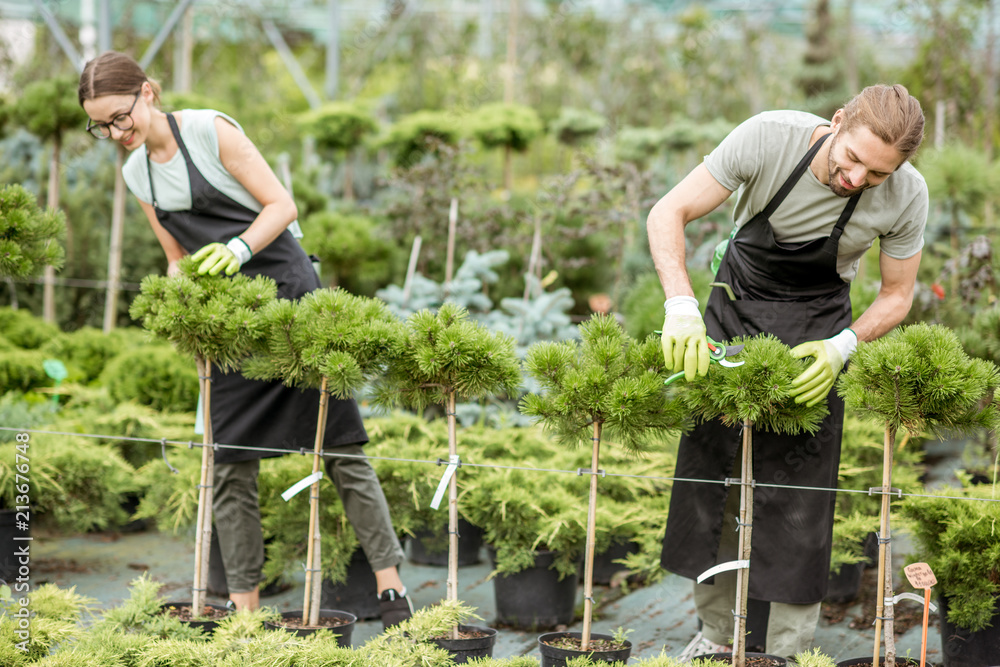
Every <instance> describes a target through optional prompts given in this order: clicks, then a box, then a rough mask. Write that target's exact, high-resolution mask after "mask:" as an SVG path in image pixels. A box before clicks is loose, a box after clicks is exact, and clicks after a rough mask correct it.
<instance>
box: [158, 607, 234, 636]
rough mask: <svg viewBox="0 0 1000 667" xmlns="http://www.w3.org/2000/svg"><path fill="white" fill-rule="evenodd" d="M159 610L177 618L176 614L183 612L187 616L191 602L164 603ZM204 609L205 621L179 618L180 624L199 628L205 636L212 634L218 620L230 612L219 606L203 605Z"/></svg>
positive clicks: (226, 608)
mask: <svg viewBox="0 0 1000 667" xmlns="http://www.w3.org/2000/svg"><path fill="white" fill-rule="evenodd" d="M160 609H162V610H163V613H165V614H170V615H171V616H177V615H178V612H179V613H181V614H183V613H184V610H187V614H190V613H191V602H190V601H188V602H164V603H163V604H161V605H160ZM204 609H205V610H206V611H205V613H204V614H203V616H207V617H208V618H205V619H188V618H181V622H182V623H186V624H187V625H190V626H192V627H195V628H201V629H202V630H204V631H205V634H212V632H214V631H215V628H216V626H217V625H218V624H219V622H218V621H219V619H220V618H223V617H225V616H228V615H229V614H230V613H231V612H232V610H230V609H229V608H228V607H225V606H223V605H221V604H207V603H206V604H205V605H204Z"/></svg>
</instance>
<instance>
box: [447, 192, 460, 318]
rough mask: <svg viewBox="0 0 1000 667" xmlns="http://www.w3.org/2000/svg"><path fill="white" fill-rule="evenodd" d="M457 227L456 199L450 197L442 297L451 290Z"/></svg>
mask: <svg viewBox="0 0 1000 667" xmlns="http://www.w3.org/2000/svg"><path fill="white" fill-rule="evenodd" d="M457 227H458V199H456V198H455V197H452V198H451V207H450V208H449V209H448V254H447V257H446V258H445V264H444V290H445V292H444V298H445V299H447V298H448V293H449V292H450V291H451V279H452V278H453V277H454V273H455V230H456V228H457Z"/></svg>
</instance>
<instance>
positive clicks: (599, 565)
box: [594, 540, 639, 586]
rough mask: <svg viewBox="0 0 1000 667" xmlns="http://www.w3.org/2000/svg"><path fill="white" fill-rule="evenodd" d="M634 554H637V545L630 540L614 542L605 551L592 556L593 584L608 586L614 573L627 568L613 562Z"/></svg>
mask: <svg viewBox="0 0 1000 667" xmlns="http://www.w3.org/2000/svg"><path fill="white" fill-rule="evenodd" d="M634 553H639V543H638V542H633V541H631V540H630V541H628V542H616V543H615V544H612V545H611V546H610V547H609V548H608V549H607V550H606V551H602V552H600V553H598V554H594V583H595V584H597V585H598V586H608V585H610V584H611V579H612V577H614V576H615V573H617V572H621V571H623V570H628V568H627V567H625V566H624V565H622V564H621V563H616V562H615V561H616V560H619V559H622V558H625V557H626V556H628V555H629V554H634Z"/></svg>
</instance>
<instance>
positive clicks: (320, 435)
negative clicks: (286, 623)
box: [302, 377, 330, 626]
mask: <svg viewBox="0 0 1000 667" xmlns="http://www.w3.org/2000/svg"><path fill="white" fill-rule="evenodd" d="M329 404H330V392H329V391H327V379H326V378H325V377H324V378H323V383H322V385H320V390H319V417H317V419H316V442H315V444H314V445H313V469H312V474H313V475H316V474H317V473H320V472H321V471H322V469H323V466H322V461H323V439H324V437H325V436H326V414H327V410H328V407H329ZM319 486H320V480H319V479H317V480H316V481H315V482H313V483H312V486H311V487H310V489H309V537H308V538H307V539H308V540H309V546H308V547H307V548H306V552H307V553H306V582H305V597H304V599H303V601H302V621H303V622H304V623H305V624H306V625H312V626H315V625H319V601H320V591H321V586H322V582H323V577H322V576H321V574H322V569H323V567H322V556H321V534H320V528H319Z"/></svg>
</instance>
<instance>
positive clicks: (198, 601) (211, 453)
mask: <svg viewBox="0 0 1000 667" xmlns="http://www.w3.org/2000/svg"><path fill="white" fill-rule="evenodd" d="M195 365H196V366H197V368H198V381H199V383H200V384H201V399H202V412H203V418H204V428H203V429H202V430H203V433H202V436H201V442H202V445H204V446H203V447H202V448H201V483H200V484H199V485H198V524H197V528H196V530H195V541H194V585H193V586H192V588H191V616H193V617H198V616H201V613H202V610H203V609H204V607H205V590H206V588H207V587H208V585H207V584H208V557H209V545H210V544H212V495H213V494H212V484H213V481H214V479H215V450H214V449H213V448H212V447H209V446H207V445H211V444H213V435H212V400H211V394H212V363H211V361H208V360H206V359H202V358H201V357H196V358H195Z"/></svg>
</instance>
